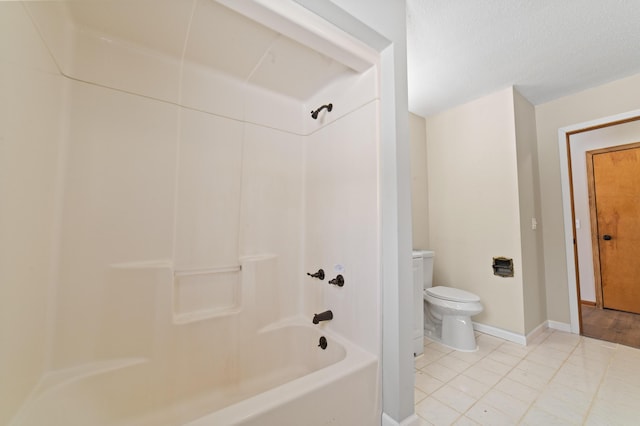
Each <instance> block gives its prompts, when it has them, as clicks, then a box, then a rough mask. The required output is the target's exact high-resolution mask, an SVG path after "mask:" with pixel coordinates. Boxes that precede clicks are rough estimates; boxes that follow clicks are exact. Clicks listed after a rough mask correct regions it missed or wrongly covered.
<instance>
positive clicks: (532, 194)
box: [513, 90, 547, 334]
mask: <svg viewBox="0 0 640 426" xmlns="http://www.w3.org/2000/svg"><path fill="white" fill-rule="evenodd" d="M513 93H514V99H513V100H514V107H515V125H516V147H517V154H518V162H517V164H518V187H519V191H518V194H519V197H520V235H521V238H522V281H523V298H524V299H523V307H524V325H525V327H524V328H525V334H526V333H529V332H531V331H532V330H534V329H535V328H536V327H538V326H539V325H541V324H542V323H544V322H545V321H546V319H547V313H546V300H545V287H544V257H543V252H542V234H541V232H542V231H541V229H540V226H539V223H538V222H539V218H540V216H541V209H540V185H539V179H538V152H537V145H536V142H537V141H536V118H535V110H534V108H533V105H531V104H530V103H529V101H527V100H526V99H525V98H524V97H523V96H522V95H520V93H518V92H517V91H516V90H514V91H513Z"/></svg>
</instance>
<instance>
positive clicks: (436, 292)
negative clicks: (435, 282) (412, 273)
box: [426, 286, 480, 302]
mask: <svg viewBox="0 0 640 426" xmlns="http://www.w3.org/2000/svg"><path fill="white" fill-rule="evenodd" d="M426 292H427V293H429V295H430V296H433V297H435V298H438V299H444V300H451V301H452V302H479V301H480V297H478V296H477V295H475V294H473V293H470V292H468V291H464V290H460V289H459V288H453V287H444V286H436V287H430V288H428V289H426Z"/></svg>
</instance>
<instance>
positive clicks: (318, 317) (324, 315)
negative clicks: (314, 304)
mask: <svg viewBox="0 0 640 426" xmlns="http://www.w3.org/2000/svg"><path fill="white" fill-rule="evenodd" d="M332 319H333V312H331V311H324V312H321V313H319V314H315V315H314V316H313V323H314V324H318V323H319V322H320V321H329V320H332Z"/></svg>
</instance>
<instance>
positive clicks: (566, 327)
mask: <svg viewBox="0 0 640 426" xmlns="http://www.w3.org/2000/svg"><path fill="white" fill-rule="evenodd" d="M547 326H548V327H549V328H552V329H554V330H558V331H566V332H567V333H571V324H567V323H565V322H558V321H551V320H549V321H547Z"/></svg>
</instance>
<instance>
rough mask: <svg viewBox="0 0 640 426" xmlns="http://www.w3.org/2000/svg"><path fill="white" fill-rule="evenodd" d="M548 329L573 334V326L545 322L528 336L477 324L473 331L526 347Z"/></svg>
mask: <svg viewBox="0 0 640 426" xmlns="http://www.w3.org/2000/svg"><path fill="white" fill-rule="evenodd" d="M547 328H551V329H553V330H558V331H565V332H567V333H571V324H566V323H564V322H558V321H551V320H547V321H544V322H543V323H542V324H540V325H539V326H537V327H536V328H534V329H533V330H532V331H531V332H529V334H527V335H526V336H524V335H522V334H518V333H514V332H513V331H507V330H503V329H501V328H498V327H493V326H491V325H486V324H480V323H477V322H474V323H473V329H474V330H476V331H479V332H480V333H484V334H488V335H490V336H494V337H499V338H500V339H504V340H508V341H509V342H513V343H518V344H519V345H523V346H526V345H527V342H531V341H532V340H533V339H535V338H536V337H537V336H538V335H539V334H541V333H542V332H543V331H544V330H546V329H547Z"/></svg>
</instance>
